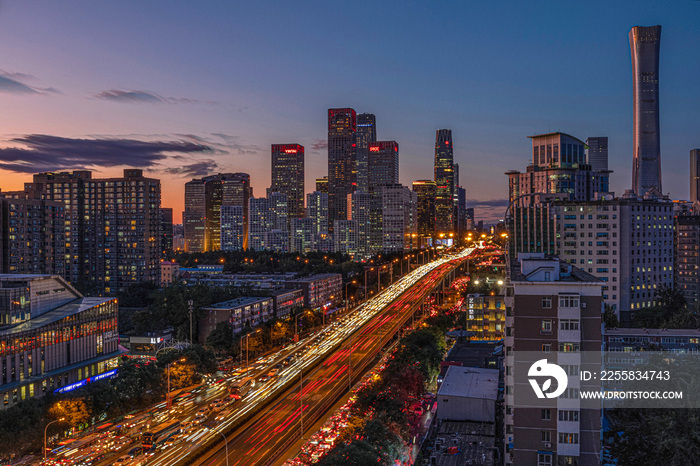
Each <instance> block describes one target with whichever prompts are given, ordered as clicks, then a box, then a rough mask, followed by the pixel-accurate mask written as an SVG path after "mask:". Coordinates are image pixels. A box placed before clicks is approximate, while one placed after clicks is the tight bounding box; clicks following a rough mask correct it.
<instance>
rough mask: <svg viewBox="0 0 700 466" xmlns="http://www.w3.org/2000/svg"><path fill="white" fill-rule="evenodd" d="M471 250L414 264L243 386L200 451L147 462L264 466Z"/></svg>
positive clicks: (185, 449)
mask: <svg viewBox="0 0 700 466" xmlns="http://www.w3.org/2000/svg"><path fill="white" fill-rule="evenodd" d="M473 252H474V249H472V248H470V249H465V250H463V251H462V252H460V253H458V254H454V255H449V256H443V257H441V258H440V259H438V260H436V261H433V262H430V263H428V264H425V265H423V266H421V267H418V268H417V269H416V270H414V271H413V272H411V273H410V274H407V275H406V276H405V277H403V278H402V279H401V280H399V281H398V282H397V283H395V284H394V285H392V286H391V287H389V288H388V289H387V290H386V291H384V292H383V293H382V294H381V295H379V296H377V297H375V298H373V299H372V300H370V301H368V302H367V303H366V304H365V305H363V306H362V307H361V308H360V309H358V311H357V312H355V313H354V314H352V315H351V316H348V317H346V318H345V319H344V320H343V321H341V322H339V323H337V324H336V325H334V326H332V327H330V328H329V329H327V330H326V331H325V332H324V333H323V334H322V337H321V338H318V339H317V340H316V341H315V342H314V343H312V344H311V345H310V346H309V347H308V348H307V351H306V353H305V354H304V355H303V356H302V357H300V358H298V359H297V360H296V362H295V363H294V364H292V365H291V366H289V367H287V368H286V369H284V370H283V371H281V372H280V373H279V374H278V375H277V377H275V378H273V379H272V380H270V381H269V382H267V383H264V384H262V385H261V386H259V387H256V389H255V390H253V391H251V393H250V394H249V395H248V396H247V397H246V398H245V399H244V400H243V401H242V402H241V403H240V404H238V407H237V409H236V410H235V411H234V413H232V416H231V419H228V420H225V421H224V422H222V423H221V424H220V425H219V426H217V427H216V428H215V429H213V430H211V431H209V432H207V433H206V435H204V436H202V438H201V439H199V442H198V443H199V444H205V443H207V442H218V443H217V445H216V446H215V447H214V448H210V449H209V450H208V451H206V450H204V449H199V448H196V446H194V445H191V444H190V445H183V446H182V447H180V448H172V449H170V450H168V451H166V452H164V454H162V455H159V456H158V457H156V458H154V461H150V462H149V464H158V465H161V464H162V465H165V464H196V465H205V464H206V465H214V464H221V465H223V464H227V458H226V457H227V452H228V464H230V465H240V466H243V465H264V464H271V463H272V462H273V461H274V460H275V459H277V458H278V456H279V455H281V454H282V453H284V451H285V450H286V449H287V448H288V447H289V446H290V445H291V444H292V443H293V442H294V441H296V440H298V439H299V438H300V437H301V436H302V435H303V430H304V428H308V427H311V425H312V424H313V423H314V422H315V421H316V420H318V419H319V418H320V417H321V416H322V415H323V414H325V413H326V412H327V411H328V409H329V408H330V407H331V406H332V405H333V403H335V401H336V400H337V399H338V398H339V397H340V396H341V395H342V394H344V393H345V392H346V391H347V390H348V389H349V387H350V386H351V385H352V383H353V382H354V381H355V380H357V379H359V378H360V377H361V376H362V374H364V372H365V371H366V370H367V369H368V368H369V367H371V364H372V362H373V361H374V360H375V359H376V357H377V356H378V354H379V353H380V350H381V349H382V347H384V346H385V345H386V344H387V343H388V342H389V341H390V340H391V339H392V338H393V336H394V335H395V333H396V331H397V329H398V328H400V326H401V324H402V322H403V321H405V320H407V319H409V318H410V317H411V315H412V314H413V312H415V311H416V309H417V307H418V306H420V304H421V303H422V302H423V301H424V299H425V298H426V297H427V296H428V295H429V294H430V293H431V292H432V291H434V290H435V288H436V287H437V286H438V285H439V284H440V282H441V281H442V280H443V279H444V277H445V276H446V275H447V274H448V273H450V272H451V271H453V270H454V269H455V268H456V267H457V266H459V265H460V264H461V263H462V262H463V261H464V260H465V259H466V258H467V257H468V256H469V255H470V254H472V253H473ZM285 387H287V388H286V390H285ZM281 390H284V391H283V392H282V393H281V395H280V394H279V392H280V391H281ZM272 399H274V401H272V402H270V400H272ZM266 402H267V403H266ZM263 406H264V407H263ZM244 415H252V418H251V419H250V420H249V421H248V422H246V423H245V424H244V425H243V426H242V427H239V428H236V429H235V430H234V431H233V432H230V433H228V434H227V436H226V438H227V445H226V443H225V442H224V441H223V437H222V435H223V434H222V433H221V432H227V431H228V430H231V429H233V428H234V425H235V423H236V420H237V419H240V416H244ZM217 439H218V440H217Z"/></svg>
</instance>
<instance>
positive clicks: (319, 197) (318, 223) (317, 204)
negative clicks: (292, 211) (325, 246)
mask: <svg viewBox="0 0 700 466" xmlns="http://www.w3.org/2000/svg"><path fill="white" fill-rule="evenodd" d="M306 217H307V218H310V219H312V220H313V222H314V234H315V235H319V234H328V193H324V192H320V191H314V192H312V193H309V194H307V195H306Z"/></svg>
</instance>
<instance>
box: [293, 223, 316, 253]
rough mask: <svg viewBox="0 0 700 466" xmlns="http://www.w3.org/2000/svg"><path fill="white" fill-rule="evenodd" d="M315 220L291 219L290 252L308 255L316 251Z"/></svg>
mask: <svg viewBox="0 0 700 466" xmlns="http://www.w3.org/2000/svg"><path fill="white" fill-rule="evenodd" d="M315 249H316V248H315V245H314V220H313V219H312V218H293V219H291V230H290V232H289V252H297V253H301V254H306V253H307V252H311V251H314V250H315Z"/></svg>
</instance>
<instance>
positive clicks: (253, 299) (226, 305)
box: [202, 296, 272, 310]
mask: <svg viewBox="0 0 700 466" xmlns="http://www.w3.org/2000/svg"><path fill="white" fill-rule="evenodd" d="M270 299H272V298H270V297H269V296H243V297H241V298H236V299H230V300H228V301H223V302H220V303H216V304H212V305H210V306H207V307H203V308H202V309H203V310H210V309H235V308H237V307H241V306H246V305H248V304H254V303H258V302H261V301H269V300H270Z"/></svg>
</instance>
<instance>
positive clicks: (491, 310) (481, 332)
mask: <svg viewBox="0 0 700 466" xmlns="http://www.w3.org/2000/svg"><path fill="white" fill-rule="evenodd" d="M463 307H464V308H465V309H466V312H467V315H466V318H467V321H466V324H465V325H466V328H465V329H466V330H467V331H468V332H469V338H470V339H472V340H500V339H502V338H503V337H504V335H505V327H506V305H505V301H504V297H503V296H491V295H481V294H470V295H468V296H467V298H466V299H465V300H464V304H463Z"/></svg>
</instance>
